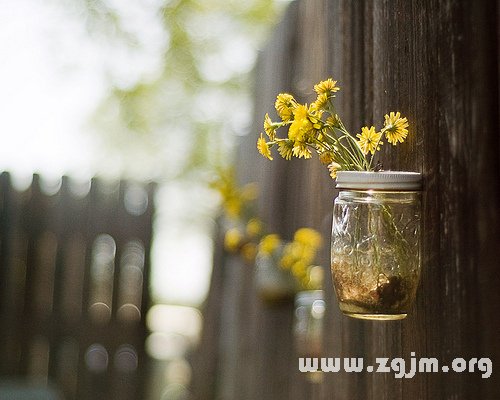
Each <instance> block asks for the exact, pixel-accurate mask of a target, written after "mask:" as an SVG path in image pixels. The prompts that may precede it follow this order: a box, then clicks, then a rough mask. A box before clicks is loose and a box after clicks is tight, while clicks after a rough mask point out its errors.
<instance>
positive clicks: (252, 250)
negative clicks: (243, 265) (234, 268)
mask: <svg viewBox="0 0 500 400" xmlns="http://www.w3.org/2000/svg"><path fill="white" fill-rule="evenodd" d="M256 254H257V248H256V246H255V244H254V243H251V242H250V243H245V244H244V245H243V246H242V247H241V255H242V256H243V258H244V259H245V260H246V261H247V262H253V261H254V260H255V256H256Z"/></svg>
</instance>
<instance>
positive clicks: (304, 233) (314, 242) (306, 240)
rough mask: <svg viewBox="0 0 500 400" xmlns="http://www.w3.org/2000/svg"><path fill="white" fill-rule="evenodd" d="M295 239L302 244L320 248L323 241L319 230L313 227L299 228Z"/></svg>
mask: <svg viewBox="0 0 500 400" xmlns="http://www.w3.org/2000/svg"><path fill="white" fill-rule="evenodd" d="M293 239H294V240H295V241H297V242H298V243H300V244H303V245H306V246H311V247H313V248H316V249H317V248H319V247H320V246H321V243H322V238H321V234H320V233H319V232H318V231H316V230H314V229H311V228H300V229H298V230H297V231H296V232H295V234H294V236H293Z"/></svg>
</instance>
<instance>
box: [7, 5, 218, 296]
mask: <svg viewBox="0 0 500 400" xmlns="http://www.w3.org/2000/svg"><path fill="white" fill-rule="evenodd" d="M75 3H78V2H74V3H72V2H64V1H62V0H59V1H57V0H54V1H49V0H23V1H16V0H0V55H1V61H0V87H1V89H2V90H1V91H0V117H1V119H0V137H1V139H2V140H1V143H2V145H1V146H0V170H2V171H4V170H5V171H9V172H11V173H12V175H13V178H14V179H17V181H18V182H21V184H22V183H23V182H24V184H26V183H27V182H29V179H30V177H31V175H32V173H33V172H39V173H41V174H42V176H44V177H47V178H57V177H60V176H61V175H63V174H66V175H69V176H70V177H74V178H84V179H87V178H89V177H91V176H93V175H94V174H96V173H97V172H102V171H104V170H107V171H109V170H110V168H109V166H107V165H104V164H103V161H102V160H103V159H104V160H105V157H104V158H103V157H102V154H99V151H100V150H99V149H98V148H97V147H96V145H95V143H94V141H93V136H92V135H89V134H88V132H87V131H86V123H87V121H88V118H89V116H90V115H91V114H92V112H93V111H94V109H95V107H96V105H97V104H98V103H99V101H100V100H101V99H102V98H103V96H104V95H105V93H106V92H107V90H108V89H109V85H110V83H109V82H110V79H109V78H110V77H111V80H112V81H113V82H114V83H115V84H118V85H121V86H124V87H126V86H127V85H129V84H131V83H133V82H134V81H135V80H136V79H138V78H140V77H141V76H144V75H147V74H151V73H154V71H155V69H157V68H158V65H159V64H158V63H159V61H158V54H159V51H157V50H158V49H159V48H160V47H161V46H164V45H165V41H166V40H168V38H166V37H165V35H162V32H161V30H160V28H159V26H158V24H157V23H156V21H155V20H154V16H152V15H149V14H148V11H147V10H148V9H150V8H148V7H144V5H145V3H147V4H154V3H156V1H155V0H144V1H142V2H137V3H136V2H125V3H123V2H122V4H127V6H122V7H123V10H122V16H123V18H124V20H125V21H127V26H128V27H129V28H130V29H131V30H132V31H134V32H136V33H137V34H138V35H139V37H140V38H141V40H142V42H143V43H147V44H148V45H147V46H144V47H143V48H142V50H141V54H140V56H138V54H129V53H127V51H126V50H125V49H123V48H119V47H117V48H115V47H113V48H109V47H106V46H105V45H104V44H102V43H100V42H99V41H96V40H95V38H94V39H92V38H91V37H89V35H88V32H87V30H86V28H85V25H84V19H83V18H82V17H81V11H80V10H78V9H77V8H76V6H74V5H73V4H75ZM153 9H154V7H153ZM111 170H112V168H111ZM191 190H192V188H186V187H182V185H180V186H179V185H171V186H169V187H167V188H161V189H160V191H159V193H158V199H157V207H158V221H157V223H156V227H155V234H156V236H155V242H154V247H153V277H152V285H153V287H152V289H153V292H154V294H155V296H156V298H157V299H159V300H163V301H171V302H179V303H188V304H193V303H195V304H196V303H199V302H201V301H202V299H203V298H204V296H205V293H206V290H207V286H208V279H209V276H210V267H211V265H210V264H211V255H210V254H211V240H210V237H209V236H208V235H209V232H207V229H205V231H203V230H199V229H197V228H196V227H191V228H190V227H181V226H178V225H176V224H175V223H171V222H168V223H166V221H167V220H169V218H170V217H172V215H173V213H174V212H182V211H183V210H182V205H183V204H185V201H186V199H187V198H188V197H189V196H192V191H191ZM195 190H196V189H195ZM193 249H195V251H193Z"/></svg>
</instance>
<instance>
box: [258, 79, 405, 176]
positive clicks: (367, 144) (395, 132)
mask: <svg viewBox="0 0 500 400" xmlns="http://www.w3.org/2000/svg"><path fill="white" fill-rule="evenodd" d="M339 90H340V89H339V87H338V86H337V81H334V80H332V79H331V78H329V79H327V80H325V81H322V82H320V83H318V84H317V85H315V86H314V91H315V92H316V94H317V98H316V100H315V101H314V102H313V103H311V104H310V105H307V104H299V103H298V102H297V101H296V100H295V98H294V97H293V96H292V95H291V94H288V93H280V94H279V95H278V96H277V98H276V102H275V108H276V112H277V114H278V116H279V117H280V118H281V121H279V122H273V121H272V120H271V118H270V117H269V114H266V116H265V118H264V131H265V133H266V135H267V138H268V139H269V141H267V140H266V138H265V137H264V134H263V133H261V134H260V137H259V139H258V140H257V149H258V150H259V152H260V153H261V154H262V155H263V156H264V157H266V158H267V159H269V160H272V159H273V157H272V154H271V149H272V148H273V147H275V146H277V148H278V153H279V154H280V155H281V156H282V157H283V158H285V159H286V160H290V159H291V158H292V157H293V156H294V157H297V158H305V159H307V158H311V157H312V153H313V152H316V153H317V154H318V155H319V159H320V161H321V162H322V163H323V164H324V165H326V166H327V167H328V169H329V170H330V175H331V176H332V178H336V176H337V171H374V170H376V169H377V165H373V156H374V154H375V152H376V151H377V150H380V146H381V145H382V144H383V143H384V139H386V140H387V142H388V143H391V144H392V145H396V144H398V143H402V142H403V141H404V140H405V138H406V136H407V135H408V129H407V128H408V120H407V119H406V118H403V117H401V113H400V112H390V113H389V114H386V115H385V121H384V126H383V127H382V129H380V131H378V132H377V130H376V129H375V127H374V126H370V127H368V126H364V127H362V128H361V133H358V134H357V135H356V136H353V135H351V134H350V133H349V132H348V131H347V129H346V127H345V126H344V124H343V123H342V120H341V119H340V117H339V115H338V114H337V113H336V111H335V106H334V104H333V101H332V100H333V99H334V98H335V93H336V92H338V91H339ZM284 127H288V135H287V136H286V137H283V138H280V137H278V130H279V129H280V128H284Z"/></svg>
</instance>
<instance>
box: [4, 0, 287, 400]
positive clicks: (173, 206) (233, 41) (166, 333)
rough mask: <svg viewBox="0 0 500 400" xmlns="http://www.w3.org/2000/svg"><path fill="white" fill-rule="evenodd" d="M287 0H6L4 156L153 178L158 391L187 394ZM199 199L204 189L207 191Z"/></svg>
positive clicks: (74, 173) (14, 163)
mask: <svg viewBox="0 0 500 400" xmlns="http://www.w3.org/2000/svg"><path fill="white" fill-rule="evenodd" d="M287 4H288V1H287V0H248V1H244V2H241V1H233V0H141V1H127V2H124V1H118V0H43V1H42V0H24V1H15V0H3V1H0V5H1V7H0V26H1V28H0V54H1V55H2V61H1V62H0V87H1V90H0V110H1V111H0V115H1V137H2V146H0V170H1V171H8V172H9V173H10V176H11V179H12V184H13V186H14V187H15V188H16V189H17V190H19V191H23V190H26V189H27V188H28V187H29V186H30V184H31V182H32V176H33V174H34V173H37V174H39V175H40V185H41V187H42V190H43V191H45V192H46V193H48V194H53V193H56V192H57V191H58V190H59V188H60V185H61V177H62V176H63V175H65V176H68V177H69V179H70V180H71V181H72V182H76V184H79V185H81V186H82V185H83V186H85V185H86V184H87V183H88V182H89V181H90V179H91V178H92V177H95V176H98V177H100V178H101V179H103V180H104V181H107V182H113V181H118V180H120V179H127V180H133V181H135V182H140V183H147V182H152V181H154V182H156V183H157V185H158V186H157V189H156V193H155V198H154V201H155V217H154V221H153V238H152V246H151V285H150V293H151V298H152V303H153V304H154V305H153V307H152V308H151V310H150V311H149V313H148V315H147V317H146V321H147V327H148V330H149V331H150V334H149V336H148V338H147V341H146V350H147V352H148V354H149V356H150V357H152V358H153V359H154V360H155V363H156V367H155V369H154V373H153V374H152V375H151V379H150V380H151V386H150V388H149V389H148V391H149V397H148V398H150V399H181V398H185V397H186V396H187V391H188V387H189V381H190V367H189V364H188V363H187V362H186V360H185V359H184V355H185V354H186V352H188V351H189V350H190V349H191V348H192V346H195V345H196V343H197V340H198V339H199V336H200V330H201V327H202V318H201V314H200V312H199V308H200V306H201V305H202V304H203V301H204V299H205V297H206V295H207V290H208V285H209V280H210V275H211V268H212V239H213V232H214V218H215V214H216V210H217V207H218V202H219V198H218V196H217V195H216V194H215V193H214V192H213V191H212V190H211V189H210V188H208V186H207V182H208V181H209V180H210V179H211V178H212V177H213V174H214V171H215V170H217V168H221V167H222V168H225V167H227V166H229V165H231V163H232V155H233V153H234V146H235V139H236V138H237V137H238V136H243V135H247V134H248V133H249V129H250V125H251V118H252V101H251V96H252V93H251V92H252V74H251V72H252V69H253V67H254V63H255V61H256V58H257V53H258V51H259V48H260V47H261V46H262V45H263V43H264V41H265V39H266V37H267V36H268V35H269V32H270V31H271V29H272V28H273V26H274V25H275V24H276V22H277V21H278V20H279V18H280V16H281V15H282V13H283V11H284V9H285V8H286V6H287ZM200 199H203V201H200Z"/></svg>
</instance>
